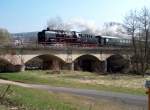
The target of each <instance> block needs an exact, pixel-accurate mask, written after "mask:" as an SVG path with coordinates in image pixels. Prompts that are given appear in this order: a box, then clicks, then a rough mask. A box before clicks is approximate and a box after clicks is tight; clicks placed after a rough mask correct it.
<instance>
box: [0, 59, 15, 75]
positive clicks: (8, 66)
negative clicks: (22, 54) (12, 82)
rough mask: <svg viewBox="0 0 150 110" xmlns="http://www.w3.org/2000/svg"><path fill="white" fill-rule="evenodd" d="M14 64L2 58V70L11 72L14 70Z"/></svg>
mask: <svg viewBox="0 0 150 110" xmlns="http://www.w3.org/2000/svg"><path fill="white" fill-rule="evenodd" d="M13 67H14V65H13V64H12V63H10V62H9V61H8V60H6V59H4V58H0V72H9V71H12V70H13Z"/></svg>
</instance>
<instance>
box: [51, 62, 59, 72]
mask: <svg viewBox="0 0 150 110" xmlns="http://www.w3.org/2000/svg"><path fill="white" fill-rule="evenodd" d="M52 70H56V71H58V70H60V62H59V61H58V60H53V61H52Z"/></svg>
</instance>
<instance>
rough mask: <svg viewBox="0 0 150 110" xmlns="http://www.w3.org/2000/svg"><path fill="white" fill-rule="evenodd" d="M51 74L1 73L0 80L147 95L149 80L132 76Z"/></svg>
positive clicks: (39, 72) (31, 72)
mask: <svg viewBox="0 0 150 110" xmlns="http://www.w3.org/2000/svg"><path fill="white" fill-rule="evenodd" d="M51 73H52V72H51V71H25V72H20V73H1V74H0V78H2V79H7V80H13V81H18V82H24V83H35V84H48V85H51V86H63V87H74V88H85V89H96V90H106V91H113V92H123V93H129V94H139V95H145V88H144V81H145V80H146V79H148V78H149V77H147V78H143V77H141V76H131V75H117V76H114V75H113V76H112V75H97V74H94V73H89V72H77V71H75V72H72V71H62V72H61V74H51Z"/></svg>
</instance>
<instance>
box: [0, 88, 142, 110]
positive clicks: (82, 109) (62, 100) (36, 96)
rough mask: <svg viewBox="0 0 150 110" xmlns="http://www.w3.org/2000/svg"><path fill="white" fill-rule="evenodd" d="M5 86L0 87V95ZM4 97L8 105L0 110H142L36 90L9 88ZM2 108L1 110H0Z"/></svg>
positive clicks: (140, 108) (119, 103) (124, 105)
mask: <svg viewBox="0 0 150 110" xmlns="http://www.w3.org/2000/svg"><path fill="white" fill-rule="evenodd" d="M5 88H6V85H3V86H1V87H0V93H2V92H3V91H4V89H5ZM11 91H12V92H10V93H8V94H7V95H6V96H5V99H7V101H8V102H9V103H10V105H9V106H8V105H0V110H10V109H8V108H16V109H15V110H100V109H101V110H110V108H111V110H131V109H132V110H142V107H138V106H134V105H127V104H124V103H122V102H120V101H119V102H116V101H113V100H104V99H101V100H94V99H92V98H88V97H81V96H75V95H70V94H62V93H53V92H47V91H42V90H37V89H28V88H23V87H19V86H11ZM1 108H2V109H1Z"/></svg>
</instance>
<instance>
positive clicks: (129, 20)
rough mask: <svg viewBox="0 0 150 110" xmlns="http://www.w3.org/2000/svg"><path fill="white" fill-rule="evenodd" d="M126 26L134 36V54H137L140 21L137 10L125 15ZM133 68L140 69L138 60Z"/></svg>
mask: <svg viewBox="0 0 150 110" xmlns="http://www.w3.org/2000/svg"><path fill="white" fill-rule="evenodd" d="M124 24H125V28H126V29H127V32H128V34H129V35H131V37H132V47H133V50H134V55H133V56H137V45H136V31H137V29H138V21H137V12H136V10H134V11H133V10H131V11H130V12H129V14H128V15H127V16H126V17H125V21H124ZM132 67H133V68H132V69H133V70H134V71H135V72H137V71H138V64H137V62H136V64H135V66H134V65H133V66H132Z"/></svg>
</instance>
